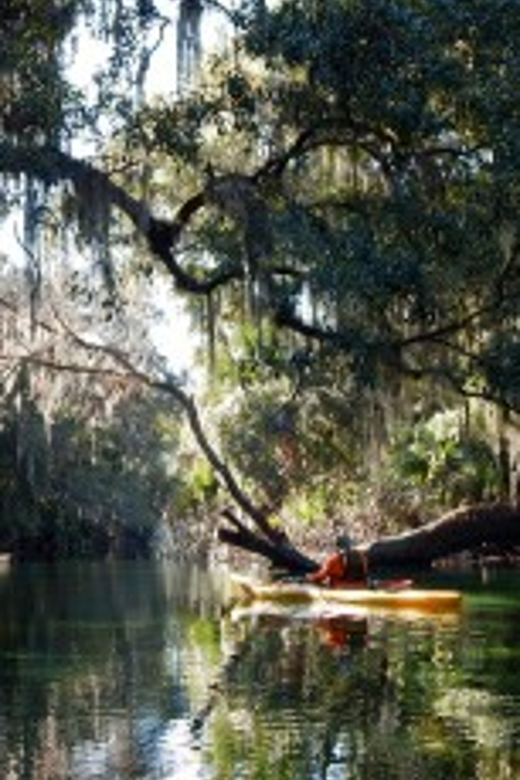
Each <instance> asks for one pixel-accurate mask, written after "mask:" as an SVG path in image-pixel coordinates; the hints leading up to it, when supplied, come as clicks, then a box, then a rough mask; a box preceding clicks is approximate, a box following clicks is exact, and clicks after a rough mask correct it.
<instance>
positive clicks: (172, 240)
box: [0, 143, 244, 295]
mask: <svg viewBox="0 0 520 780" xmlns="http://www.w3.org/2000/svg"><path fill="white" fill-rule="evenodd" d="M0 171H1V172H2V173H4V174H7V175H9V174H10V175H14V176H19V175H21V174H26V175H28V176H32V177H35V178H37V179H39V180H40V181H42V182H43V183H44V184H47V185H49V186H52V185H56V184H60V183H62V182H66V181H68V182H70V183H72V185H73V186H74V188H75V190H76V193H77V195H78V197H79V198H83V199H85V198H89V199H90V198H92V197H94V198H95V197H96V196H99V194H100V193H101V194H102V195H103V197H105V198H106V200H107V202H108V203H109V204H110V206H112V207H115V208H117V209H119V210H120V211H121V212H123V213H124V214H125V215H126V216H127V217H128V218H129V219H130V221H131V222H132V224H133V225H134V227H135V228H136V229H137V230H138V231H139V233H141V234H142V235H143V236H144V237H145V238H146V240H147V242H148V246H149V248H150V251H151V252H152V254H153V255H154V256H155V257H156V258H157V259H158V260H160V261H161V262H162V264H163V265H164V266H165V267H166V268H167V270H168V271H169V273H170V274H171V276H172V277H173V279H174V281H175V283H176V285H177V287H178V289H179V290H183V291H186V292H190V293H195V294H198V295H207V294H208V293H210V292H211V291H212V290H214V289H216V288H217V287H219V286H222V285H224V284H227V283H228V282H230V281H232V280H233V279H240V278H243V273H244V272H243V268H242V267H241V266H240V265H238V264H235V265H233V266H230V265H229V264H228V265H226V267H225V268H221V269H216V270H214V271H211V272H210V273H208V274H207V276H206V277H205V278H198V277H196V276H194V275H192V274H189V273H188V272H186V271H185V270H184V269H183V268H182V267H181V266H180V265H179V263H178V261H177V259H176V250H177V248H178V244H179V241H180V239H181V237H182V235H183V233H184V231H185V229H186V228H187V227H188V225H189V223H190V221H191V220H192V218H193V217H194V216H195V214H196V213H197V212H199V211H200V210H201V209H202V208H203V207H204V206H205V205H206V200H207V198H206V193H205V191H204V190H202V191H200V192H198V193H196V194H195V195H193V196H192V197H191V198H189V199H188V200H187V201H185V203H184V204H183V205H182V206H181V207H180V208H179V210H178V211H177V213H176V215H175V216H174V217H173V219H171V220H166V219H160V218H157V217H154V216H153V214H152V212H151V210H150V208H149V206H148V204H147V203H145V202H144V201H142V200H139V199H137V198H134V197H133V196H132V195H131V194H130V193H129V192H128V191H127V190H126V189H125V188H124V187H121V186H120V185H119V184H117V183H116V182H114V181H113V180H112V179H111V178H110V175H109V174H108V173H106V172H105V171H103V170H100V169H99V168H96V167H95V166H94V165H92V164H91V163H90V162H88V161H86V160H78V159H77V158H75V157H72V156H71V155H69V154H66V153H65V152H63V151H61V150H60V149H56V148H54V147H46V146H22V145H13V144H7V143H0Z"/></svg>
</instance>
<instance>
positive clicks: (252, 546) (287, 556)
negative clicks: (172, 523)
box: [219, 504, 520, 575]
mask: <svg viewBox="0 0 520 780" xmlns="http://www.w3.org/2000/svg"><path fill="white" fill-rule="evenodd" d="M224 516H225V517H226V518H227V519H228V520H229V521H230V522H231V523H232V525H233V526H234V527H233V528H229V527H224V528H221V529H220V530H219V539H220V541H221V542H224V543H226V544H231V545H234V546H236V547H240V548H241V549H244V550H247V551H248V552H251V553H254V554H257V555H260V556H262V557H264V558H265V559H267V560H268V561H269V562H270V563H271V564H272V565H273V566H275V567H277V568H282V569H284V570H285V571H286V572H287V573H288V574H294V575H302V574H306V573H308V572H311V571H313V570H315V569H316V568H317V567H318V563H317V562H316V561H315V560H313V559H312V558H309V557H308V556H306V555H305V554H303V553H301V552H300V551H299V550H297V549H296V548H295V547H294V546H293V545H292V544H291V543H290V542H289V540H288V538H287V537H286V536H285V535H283V534H280V536H279V540H278V541H276V540H274V539H272V538H271V539H266V538H265V537H263V536H261V535H260V534H258V533H257V532H255V531H251V530H250V529H249V528H247V527H246V526H244V524H243V523H242V522H241V521H239V520H238V519H237V518H236V517H234V515H233V513H232V512H231V511H230V510H226V512H225V513H224ZM516 545H519V546H520V509H518V508H515V507H513V506H510V505H507V504H490V505H487V504H484V505H475V506H470V507H464V508H462V509H457V510H454V511H453V512H450V513H448V514H446V515H444V516H443V517H441V518H440V519H439V520H436V521H434V522H432V523H428V524H427V525H424V526H422V527H421V528H418V529H415V530H413V531H408V532H406V533H403V534H399V535H397V536H389V537H386V538H383V539H380V540H377V541H374V542H372V543H370V544H368V545H365V546H363V547H360V549H362V550H363V551H364V552H365V554H366V555H367V559H368V566H369V570H372V571H374V570H377V569H378V568H385V569H387V568H401V569H403V568H410V569H412V568H417V567H428V566H430V565H431V564H432V563H433V562H434V561H435V560H438V559H439V558H446V557H449V556H450V555H455V554H457V553H461V552H465V551H468V552H486V551H491V550H492V549H496V548H498V549H500V550H505V549H507V548H511V547H514V546H516ZM333 546H334V540H331V550H332V549H333Z"/></svg>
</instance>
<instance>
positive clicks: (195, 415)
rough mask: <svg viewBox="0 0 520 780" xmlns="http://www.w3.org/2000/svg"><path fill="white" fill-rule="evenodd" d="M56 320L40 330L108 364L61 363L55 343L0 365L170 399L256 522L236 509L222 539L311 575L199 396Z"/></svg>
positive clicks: (0, 360) (228, 512) (7, 357)
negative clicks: (216, 438) (228, 458)
mask: <svg viewBox="0 0 520 780" xmlns="http://www.w3.org/2000/svg"><path fill="white" fill-rule="evenodd" d="M55 317H56V319H57V321H58V322H59V328H57V327H55V326H52V325H51V324H49V323H48V322H43V321H42V322H39V326H40V327H45V330H46V331H47V332H48V333H49V334H54V335H59V333H63V332H65V334H66V337H67V339H68V340H69V341H70V342H72V343H73V344H74V345H75V346H76V347H79V348H80V349H81V350H83V351H84V352H85V353H86V354H90V355H93V354H99V355H100V356H101V357H102V358H103V361H104V362H103V363H102V364H94V365H85V364H82V363H81V362H79V361H69V360H58V359H56V358H55V357H54V356H53V345H52V343H51V345H50V346H49V345H47V346H46V347H44V348H43V349H38V350H30V349H28V350H19V351H18V352H17V353H16V354H0V364H4V365H10V366H11V365H13V364H14V363H19V364H30V365H33V366H38V367H40V368H44V369H47V370H49V371H57V372H69V373H74V374H86V375H88V376H92V377H95V376H100V377H104V378H112V379H117V380H118V381H126V382H132V383H136V382H137V383H139V384H140V385H143V386H145V387H147V388H149V389H150V390H153V391H158V392H161V393H164V394H166V395H168V396H169V397H170V398H172V399H173V400H174V401H175V403H176V404H178V405H179V407H180V408H181V409H182V410H183V411H184V413H185V414H186V417H187V421H188V425H189V427H190V430H191V432H192V434H193V437H194V439H195V441H196V443H197V446H198V447H199V449H200V451H201V452H202V454H203V455H204V457H205V458H206V459H207V461H208V463H209V465H210V466H211V468H212V470H213V472H214V474H215V475H216V477H217V479H218V480H219V481H220V483H221V485H222V486H223V487H224V489H225V490H226V492H227V493H228V495H229V496H230V498H231V499H232V500H233V501H234V502H235V504H236V505H237V507H238V508H239V509H240V510H241V511H242V512H243V513H244V515H245V516H247V517H248V518H249V519H250V520H251V521H252V524H253V528H251V527H249V526H248V525H247V524H246V523H245V522H243V521H242V520H240V519H239V517H238V516H237V515H236V513H235V512H234V511H233V510H232V509H230V508H227V509H225V510H224V511H223V513H222V514H223V517H225V518H226V519H227V520H228V522H229V523H230V526H231V527H227V528H222V529H221V530H220V531H219V538H220V539H221V541H225V542H227V543H229V544H235V545H237V546H239V547H242V548H243V549H247V550H249V551H250V552H252V553H256V554H259V555H261V556H263V557H265V558H266V559H267V560H269V561H270V562H271V563H272V564H273V565H276V566H278V567H282V568H286V569H288V570H297V571H299V572H301V571H312V570H313V569H314V568H315V567H316V563H315V562H314V561H313V560H312V559H311V558H309V557H308V556H307V555H305V554H304V553H302V552H300V551H299V550H298V549H296V547H294V545H293V544H292V543H291V542H290V540H289V538H288V537H287V535H286V534H285V533H284V532H283V531H282V530H280V529H279V528H277V527H274V526H273V525H272V524H271V523H270V521H269V516H268V514H267V512H266V511H265V510H264V509H262V508H260V507H258V506H257V505H256V504H255V503H254V502H253V501H252V500H251V498H250V497H249V496H248V495H247V493H246V492H244V490H243V489H242V488H241V487H240V484H239V482H238V480H237V479H236V477H235V475H234V473H233V470H232V469H231V467H230V466H229V465H228V464H227V463H226V462H225V460H224V459H223V458H222V457H221V455H220V454H219V453H218V451H217V449H216V448H215V447H214V445H213V444H212V443H211V441H210V439H209V437H208V435H207V433H206V430H205V427H204V423H203V421H202V419H201V416H200V413H199V410H198V406H197V404H196V401H195V399H194V397H193V396H192V395H191V394H190V393H188V392H187V391H186V390H185V389H184V388H183V387H182V384H181V382H180V381H179V380H177V379H176V378H175V377H171V376H168V377H167V376H157V375H153V374H152V373H149V372H146V371H144V370H142V369H140V368H138V367H137V366H135V365H134V364H133V362H132V361H131V359H130V358H129V357H128V356H127V355H126V354H125V353H124V352H123V351H122V350H120V349H117V348H115V347H113V346H109V345H100V344H94V343H91V342H90V341H88V340H87V339H84V338H83V337H81V336H79V335H78V334H77V333H75V331H74V330H73V329H72V328H70V326H69V325H68V324H66V323H65V322H64V321H63V319H62V318H61V317H59V316H58V315H57V314H56V313H55ZM105 358H106V359H108V362H107V361H105Z"/></svg>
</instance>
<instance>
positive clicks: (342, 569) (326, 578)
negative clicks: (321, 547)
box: [307, 536, 369, 588]
mask: <svg viewBox="0 0 520 780" xmlns="http://www.w3.org/2000/svg"><path fill="white" fill-rule="evenodd" d="M307 581H308V582H312V583H315V584H317V585H328V586H329V587H330V588H366V587H368V584H369V583H368V567H367V558H366V555H365V554H364V553H363V552H361V551H360V550H356V549H354V547H353V544H352V540H351V539H350V538H349V537H348V536H340V537H339V538H338V539H337V541H336V552H334V553H332V555H329V556H328V557H327V558H326V559H325V560H324V561H323V563H322V565H321V566H320V568H319V569H318V570H317V571H315V572H312V573H311V574H308V575H307Z"/></svg>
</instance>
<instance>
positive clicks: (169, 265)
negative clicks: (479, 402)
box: [0, 0, 520, 505]
mask: <svg viewBox="0 0 520 780" xmlns="http://www.w3.org/2000/svg"><path fill="white" fill-rule="evenodd" d="M158 5H159V4H158V3H157V4H156V3H154V2H152V1H151V2H139V3H130V2H126V0H104V2H102V3H100V4H99V8H97V9H94V8H93V7H92V5H91V4H89V3H86V2H81V0H76V1H75V2H74V0H71V1H70V2H58V0H56V2H54V3H43V2H41V3H35V4H34V3H31V13H30V14H29V11H28V5H27V4H25V3H23V2H17V0H10V1H9V2H8V3H7V10H6V12H5V13H3V17H2V20H1V22H0V43H1V47H0V48H1V51H2V55H1V56H2V61H1V71H0V90H1V92H0V95H1V101H2V118H1V123H0V174H2V176H3V181H4V198H3V200H4V205H5V207H7V206H9V205H10V204H11V199H12V198H15V196H17V197H18V200H19V199H20V197H22V199H25V202H26V203H27V198H28V197H29V193H30V192H31V191H33V190H32V189H31V188H34V187H35V186H37V187H38V188H39V189H38V196H37V198H36V203H37V206H38V208H33V210H32V212H31V213H30V214H29V217H30V220H32V224H33V226H34V225H36V224H37V227H38V228H39V230H40V231H43V230H49V229H50V226H52V227H53V229H54V231H55V232H56V230H57V231H58V232H59V233H61V234H71V233H72V234H77V235H78V236H82V237H83V238H84V239H85V238H86V239H87V243H89V242H90V244H91V245H93V246H95V247H97V250H98V251H97V252H96V253H94V255H93V258H94V262H99V260H100V259H101V264H102V266H103V268H104V270H105V276H106V278H107V279H108V280H109V281H110V280H111V281H112V282H114V280H117V275H118V273H120V272H121V268H122V264H124V263H126V266H127V267H128V268H129V269H130V271H131V273H135V274H143V276H142V278H143V284H144V279H145V277H146V274H150V273H153V272H155V273H158V272H161V273H166V278H169V279H170V280H171V281H172V282H173V288H174V289H173V290H172V295H183V296H185V297H186V298H187V299H188V300H190V301H192V302H197V303H196V304H195V303H192V308H193V312H194V314H196V315H197V317H198V318H199V322H202V326H203V328H204V329H205V330H206V331H207V332H208V334H209V336H210V344H211V350H212V351H211V354H212V360H213V371H214V377H215V378H216V379H218V380H220V382H221V387H223V388H225V393H226V396H227V397H229V396H230V394H231V391H233V392H235V393H236V392H237V388H238V389H239V390H241V391H243V390H244V388H245V389H246V390H247V393H249V394H250V396H251V394H253V395H254V393H255V388H257V387H258V386H261V387H263V389H264V390H265V388H266V387H267V386H268V385H269V386H270V387H271V390H272V392H273V393H274V395H275V396H276V397H277V398H278V404H276V403H275V404H274V405H273V407H272V414H271V415H270V423H269V421H268V423H269V424H267V428H266V424H263V430H264V432H265V430H267V429H269V430H270V433H271V434H272V438H273V441H275V440H276V445H275V444H273V451H274V452H275V455H276V457H277V458H278V461H276V462H278V464H280V462H283V465H284V467H285V471H284V475H285V476H284V479H285V478H287V479H289V480H290V479H292V478H293V477H294V476H295V474H296V473H297V471H298V468H299V465H298V464H300V465H301V463H302V462H303V461H305V460H307V461H310V460H312V459H313V458H315V457H316V453H317V452H318V450H319V451H320V455H319V457H320V458H321V460H320V461H319V462H320V468H321V469H322V471H326V470H327V469H329V470H330V469H332V470H333V469H334V468H335V467H337V465H338V463H339V464H340V467H341V469H342V470H343V472H348V471H349V469H350V470H352V469H353V468H354V467H355V466H356V462H355V461H356V459H355V456H353V455H352V452H348V451H346V450H351V449H352V448H351V446H350V445H351V443H352V442H349V440H348V437H349V436H350V437H352V441H355V440H356V439H358V440H361V441H362V446H367V441H368V439H367V437H366V436H365V435H364V434H365V433H366V427H367V423H366V419H369V420H370V423H369V427H371V428H372V429H374V428H375V429H378V428H380V427H381V423H382V422H383V423H384V424H383V427H386V426H387V423H388V419H387V417H388V413H389V412H388V410H389V409H391V410H392V415H393V416H394V417H395V416H397V417H398V418H400V419H407V420H410V419H411V418H412V417H413V416H414V415H419V416H427V415H429V414H431V413H432V412H434V411H438V410H439V409H442V408H443V407H444V406H449V405H450V404H452V403H454V400H453V399H456V398H466V399H468V398H477V399H485V400H487V401H489V402H492V403H493V404H495V405H497V407H498V408H500V409H502V410H503V411H504V413H506V414H511V413H514V412H518V411H519V410H520V395H519V387H520V383H519V375H520V368H519V366H520V338H519V331H518V316H519V311H520V254H519V251H518V236H519V227H520V224H519V218H518V169H519V166H520V146H519V140H518V139H519V138H520V133H519V132H518V131H519V129H520V113H519V109H518V99H517V84H518V80H519V76H520V52H519V49H518V44H517V42H518V38H519V33H520V4H519V3H517V2H501V1H497V0H478V2H475V0H459V1H457V2H450V1H448V0H446V1H445V2H439V0H281V1H280V2H277V3H274V2H273V3H266V2H264V1H263V0H253V1H252V2H251V0H249V2H243V3H240V4H239V5H238V7H237V8H235V9H234V10H233V11H229V10H226V7H225V4H219V3H213V2H208V3H207V4H204V3H196V4H193V5H194V6H195V5H196V9H195V8H193V9H191V10H192V11H193V12H194V13H195V11H196V17H197V18H196V19H195V18H194V19H193V20H192V21H193V24H194V25H195V26H193V27H192V28H190V29H192V31H193V30H197V29H198V24H199V22H200V13H202V16H203V17H204V14H205V13H209V12H210V11H211V13H213V14H216V13H217V15H218V14H220V16H219V19H221V20H223V19H225V20H227V21H226V24H227V27H228V29H229V44H228V46H227V47H223V48H222V50H217V52H216V53H215V55H214V56H212V57H207V58H205V59H203V60H202V62H201V64H200V68H199V72H198V75H197V77H196V78H195V77H194V76H193V73H191V74H190V79H191V82H190V84H189V85H188V86H187V85H186V84H183V89H182V93H180V94H177V95H175V94H173V93H166V92H165V93H164V94H162V95H161V96H159V97H157V96H156V97H152V98H150V99H147V94H149V93H147V92H146V89H145V86H146V75H147V73H148V70H149V68H150V66H151V63H152V61H153V57H154V56H155V54H156V52H157V51H159V47H158V46H157V44H158V42H159V41H160V40H161V37H162V35H163V34H164V31H165V30H166V29H167V26H168V24H170V23H172V22H173V18H171V19H170V18H168V17H167V16H165V15H164V14H165V12H164V11H162V12H159V10H158ZM179 8H180V19H181V21H182V19H183V18H184V21H186V17H183V16H182V14H183V13H184V14H186V13H188V12H190V8H191V6H189V4H188V3H184V2H181V3H180V5H179ZM215 9H220V10H219V11H218V12H217V11H216V10H215ZM214 18H216V17H214ZM188 27H189V25H188ZM80 29H81V30H83V34H85V30H87V29H88V30H90V31H91V34H93V35H97V36H98V37H100V38H102V39H103V40H104V42H105V43H106V44H107V46H108V55H107V59H106V62H105V64H104V66H103V68H102V69H101V70H100V72H99V73H98V74H97V76H96V78H95V86H96V90H95V91H94V93H93V95H88V96H86V95H82V94H80V93H78V91H77V90H76V89H75V88H74V85H73V84H70V83H68V81H67V56H70V46H71V40H72V39H73V37H74V36H78V35H79V32H78V30H80ZM179 29H187V27H186V25H184V27H183V26H182V25H179ZM181 43H182V42H181ZM179 50H181V49H179ZM194 51H198V49H197V48H196V47H195V49H194ZM184 76H186V74H185V73H184ZM79 141H81V144H80V143H79ZM82 149H88V152H87V153H85V152H83V151H81V150H82ZM78 150H79V151H78ZM21 184H22V185H23V186H22V187H21V186H20V185H21ZM33 201H34V197H33ZM100 247H102V251H101V253H100V252H99V248H100ZM108 249H110V251H108ZM144 272H146V273H144ZM201 312H202V317H201ZM277 388H279V389H277ZM280 388H281V389H280ZM214 394H215V397H217V398H218V390H216V389H214ZM295 399H297V400H298V404H297V405H298V409H299V414H300V418H299V424H300V425H302V424H303V423H302V421H301V417H302V414H301V410H302V409H303V410H304V411H305V410H307V419H306V422H305V424H304V427H305V437H303V438H302V437H301V436H300V434H301V433H302V430H301V429H299V430H298V431H296V429H297V424H296V423H295V419H296V417H295V412H294V409H295V406H294V401H295ZM309 399H311V400H309ZM312 399H314V400H312ZM313 404H314V405H315V406H314V407H313ZM316 405H317V406H318V407H319V413H318V414H315V413H313V412H309V410H312V409H313V408H314V409H315V408H316ZM383 409H384V413H385V419H384V420H383V421H382V418H381V415H382V413H383V412H382V410H383ZM267 416H268V417H269V415H267ZM258 419H260V418H258ZM224 422H227V423H229V418H226V417H224ZM269 426H270V427H269ZM228 427H229V425H228ZM252 429H254V425H252ZM338 431H339V433H338ZM296 432H297V433H298V436H299V437H300V438H299V442H298V448H299V449H298V451H296V449H295V446H294V441H291V439H294V436H293V434H296ZM268 433H269V431H268ZM221 434H222V436H223V441H224V440H225V439H226V436H227V442H228V446H229V447H230V453H232V452H233V446H235V451H236V449H237V446H238V445H237V438H236V434H235V435H234V436H233V435H232V433H231V432H230V431H229V430H227V431H226V430H223V431H221ZM267 438H269V437H267ZM233 442H234V444H233ZM317 443H319V444H317ZM238 444H240V442H239V443H238ZM244 446H247V444H246V445H244ZM251 446H252V448H253V449H252V450H251V451H254V449H255V446H256V445H255V444H254V442H253V444H252V445H251ZM282 450H283V452H282ZM289 450H290V452H289ZM325 451H326V452H327V453H328V454H327V455H326V456H325V455H324V454H323V453H324V452H325ZM331 453H332V455H331ZM327 457H328V458H329V461H328V462H327ZM237 458H238V460H236V462H239V461H240V458H239V456H237ZM253 460H254V459H253ZM250 461H251V459H249V461H247V458H246V459H245V460H244V459H243V462H244V463H247V462H250ZM313 462H317V461H313ZM341 469H340V470H341ZM268 472H269V464H266V471H265V474H264V477H265V484H269V483H270V484H271V485H272V482H273V480H272V478H270V477H269V473H268ZM278 477H279V479H281V477H280V474H278ZM281 481H282V482H283V479H282V480H281ZM277 491H278V492H277V494H276V495H273V494H271V495H266V494H267V492H268V491H266V490H265V489H264V493H263V495H264V498H267V499H268V500H269V501H271V502H272V503H273V504H275V505H276V504H277V503H279V501H280V500H281V499H283V497H284V495H285V494H286V493H287V485H284V484H280V485H279V487H278V489H277ZM271 492H272V491H271ZM275 493H276V491H275Z"/></svg>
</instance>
